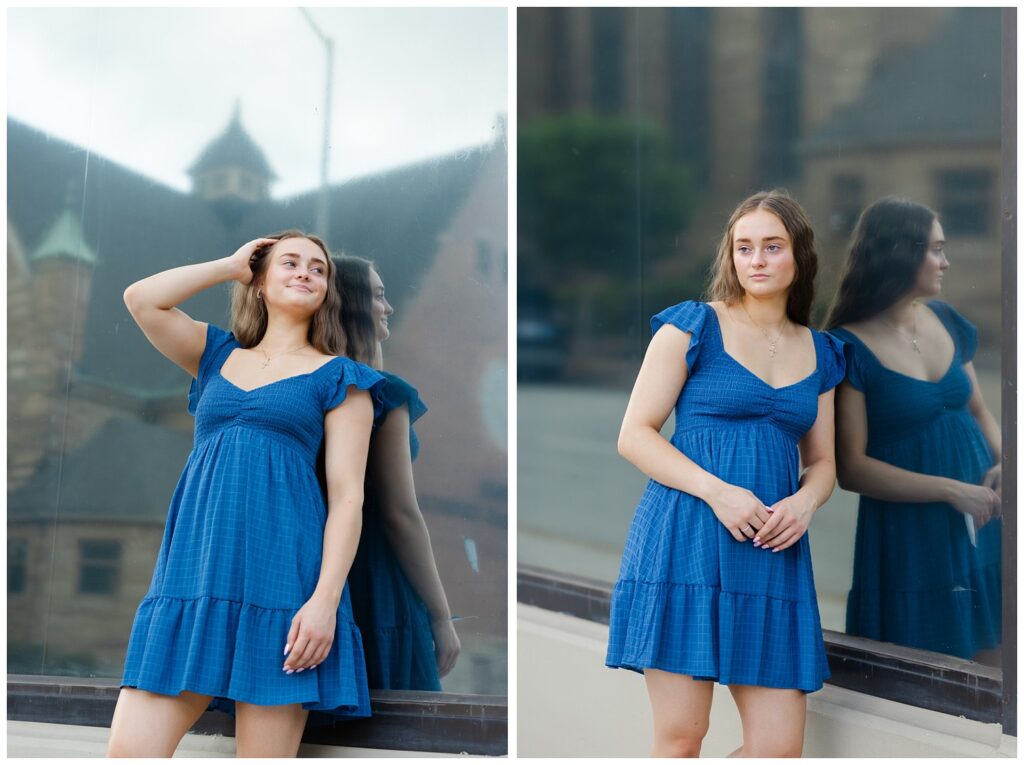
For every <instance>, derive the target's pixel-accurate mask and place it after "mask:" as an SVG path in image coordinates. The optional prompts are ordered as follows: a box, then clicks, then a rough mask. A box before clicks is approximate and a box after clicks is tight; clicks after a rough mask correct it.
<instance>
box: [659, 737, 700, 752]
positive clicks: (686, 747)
mask: <svg viewBox="0 0 1024 765" xmlns="http://www.w3.org/2000/svg"><path fill="white" fill-rule="evenodd" d="M703 743H704V737H703V736H669V737H664V738H661V739H659V740H658V741H656V742H655V746H654V753H653V754H654V756H655V757H700V749H701V745H702V744H703Z"/></svg>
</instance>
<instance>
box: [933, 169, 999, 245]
mask: <svg viewBox="0 0 1024 765" xmlns="http://www.w3.org/2000/svg"><path fill="white" fill-rule="evenodd" d="M936 185H937V187H938V188H937V189H936V191H937V193H936V197H937V198H938V200H939V215H940V216H941V218H942V228H943V231H944V232H945V234H946V236H947V237H950V236H987V235H988V234H989V232H990V230H991V223H992V201H993V198H994V197H993V191H994V189H995V177H994V173H993V172H992V171H991V170H988V169H986V168H970V169H958V170H940V171H939V172H938V174H937V178H936Z"/></svg>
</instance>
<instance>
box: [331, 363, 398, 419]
mask: <svg viewBox="0 0 1024 765" xmlns="http://www.w3.org/2000/svg"><path fill="white" fill-rule="evenodd" d="M329 363H330V364H332V365H333V367H334V368H333V369H332V370H331V372H330V374H327V375H324V378H323V379H324V383H323V388H322V393H323V409H324V412H329V411H330V410H331V409H334V408H335V407H338V406H341V404H342V403H343V402H344V401H345V398H346V397H347V396H348V391H349V388H352V387H355V388H358V389H359V390H366V391H369V392H370V398H371V399H373V419H374V422H376V421H377V418H378V417H380V415H381V412H383V410H384V385H385V380H384V376H383V375H381V373H380V372H378V371H376V370H374V369H371V368H370V367H368V366H366V365H365V364H360V363H359V362H358V361H353V360H352V359H349V358H345V357H344V356H339V357H338V358H337V360H336V361H333V362H329Z"/></svg>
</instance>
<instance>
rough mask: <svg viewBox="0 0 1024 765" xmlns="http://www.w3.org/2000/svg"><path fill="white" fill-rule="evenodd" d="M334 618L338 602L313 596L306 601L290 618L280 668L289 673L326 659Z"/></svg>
mask: <svg viewBox="0 0 1024 765" xmlns="http://www.w3.org/2000/svg"><path fill="white" fill-rule="evenodd" d="M337 620H338V604H337V603H334V602H332V601H331V600H330V599H329V598H321V597H318V596H316V595H314V596H313V597H311V598H310V599H309V600H307V601H306V603H305V604H304V605H303V606H302V608H300V609H299V610H298V612H297V613H296V614H295V616H294V617H293V618H292V626H291V629H289V630H288V638H287V640H288V642H287V644H286V645H285V647H284V652H285V654H286V655H287V658H286V659H285V661H284V666H283V667H282V669H283V670H284V671H285V672H287V673H288V674H289V675H290V674H292V673H293V672H301V671H302V670H304V669H312V668H313V667H316V666H317V665H318V664H320V662H322V661H323V660H324V659H326V658H327V654H329V653H330V652H331V646H332V645H333V644H334V631H335V627H336V624H337Z"/></svg>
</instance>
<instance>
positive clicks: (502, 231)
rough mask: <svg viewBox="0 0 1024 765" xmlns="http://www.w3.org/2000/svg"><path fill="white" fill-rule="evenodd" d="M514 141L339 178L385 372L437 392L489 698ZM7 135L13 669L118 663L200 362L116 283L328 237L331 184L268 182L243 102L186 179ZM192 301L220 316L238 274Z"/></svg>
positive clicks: (19, 132)
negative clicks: (189, 363) (301, 189)
mask: <svg viewBox="0 0 1024 765" xmlns="http://www.w3.org/2000/svg"><path fill="white" fill-rule="evenodd" d="M503 140H504V136H503V135H502V136H500V137H499V139H498V140H497V141H495V143H493V144H490V145H487V146H482V147H478V148H474V149H471V150H467V151H463V152H458V153H455V154H452V155H449V156H445V157H441V158H438V159H434V160H430V161H425V162H422V163H418V164H415V165H412V166H408V167H403V168H399V169H395V170H392V171H389V172H386V173H382V174H379V175H375V176H370V177H366V178H361V179H358V180H355V181H351V182H349V183H345V184H341V185H337V186H334V187H332V188H330V189H329V205H328V207H329V214H330V217H331V220H332V225H331V229H332V231H333V232H334V235H333V236H332V241H331V242H330V244H331V245H332V246H333V247H334V248H336V249H339V250H341V249H344V250H346V251H349V252H351V253H353V254H358V255H362V256H364V257H369V258H372V259H374V260H375V261H376V263H377V265H378V268H379V270H380V272H381V273H382V275H383V277H384V279H385V281H386V284H387V288H388V295H389V298H390V301H391V302H392V303H393V304H394V305H395V306H396V314H395V317H394V318H395V320H394V321H393V323H392V327H393V339H392V340H391V341H390V342H389V344H388V346H387V347H386V349H385V359H386V360H387V363H388V368H389V369H393V370H394V371H396V372H398V373H400V374H401V375H403V376H404V377H406V378H407V379H409V380H410V381H411V382H412V383H413V384H414V385H416V386H417V387H418V388H419V390H420V392H421V393H422V395H423V397H424V400H425V401H426V402H427V403H428V405H430V407H431V412H430V414H429V415H428V416H427V417H426V418H425V419H424V420H423V421H422V423H420V424H418V425H417V430H418V432H419V434H420V437H421V440H422V442H423V452H422V456H421V459H420V461H419V462H418V463H417V468H416V475H417V482H418V486H419V489H420V495H421V500H422V505H423V508H424V512H425V513H426V515H427V520H428V523H429V524H430V528H431V534H432V538H433V541H434V542H435V545H436V546H437V548H438V550H437V555H438V563H439V566H440V567H441V569H442V576H443V577H444V581H445V584H446V587H447V588H448V595H449V600H450V602H451V604H452V608H453V609H454V610H456V611H457V612H458V613H460V614H462V615H475V616H478V617H480V618H479V619H476V620H474V621H473V622H467V623H466V624H467V625H469V626H467V627H466V628H465V629H464V630H462V631H461V634H463V635H464V638H463V642H464V645H465V649H466V651H467V656H473V655H474V651H475V650H478V651H479V652H480V658H481V661H482V662H483V664H485V665H487V666H488V667H490V669H489V670H487V671H480V672H476V673H468V672H467V674H466V676H464V677H462V676H460V678H459V683H458V684H459V685H460V687H459V690H465V691H477V692H487V693H501V692H504V677H505V667H504V637H505V634H506V627H505V618H506V608H505V593H506V563H505V560H506V557H505V556H506V550H505V547H506V544H505V540H506V531H505V529H506V498H505V484H506V455H507V447H506V445H505V443H504V432H503V430H502V427H503V417H504V410H505V403H504V399H503V395H504V387H503V385H502V386H496V385H495V382H494V381H495V379H496V372H495V370H498V372H500V373H502V374H503V373H504V366H503V365H504V362H505V353H506V348H505V342H506V329H505V327H506V318H505V317H506V305H507V303H506V300H507V296H506V293H507V286H506V284H507V277H506V274H507V256H506V252H505V242H506V154H505V149H504V144H503ZM8 141H9V143H8V146H9V160H8V188H9V192H10V193H9V208H8V216H9V217H8V224H9V225H8V252H9V257H8V301H9V303H8V306H9V307H8V327H9V335H8V337H9V340H8V348H9V357H8V379H9V387H8V411H9V413H10V414H9V420H8V508H9V516H8V517H9V521H8V535H9V539H10V544H9V572H8V573H9V576H8V581H9V585H8V595H9V599H10V607H9V627H8V639H9V645H10V646H11V655H10V656H11V664H10V667H11V670H12V671H15V672H40V671H42V672H71V673H74V674H77V673H78V672H80V671H81V672H99V673H100V674H116V673H117V672H119V671H120V662H121V659H122V657H123V652H124V641H126V640H127V636H128V630H129V627H130V624H131V617H132V615H133V613H134V609H135V607H136V606H137V605H138V601H139V600H140V599H141V597H142V596H143V595H144V593H145V591H146V589H147V587H148V583H149V576H150V574H151V572H152V565H153V560H154V557H155V554H156V550H157V548H158V546H159V541H160V537H161V535H162V532H163V525H164V519H165V517H166V513H167V506H168V502H169V500H170V496H171V493H172V491H173V488H174V485H175V482H176V480H177V478H178V475H179V473H180V470H181V467H182V465H183V464H184V461H185V458H186V456H187V454H188V451H189V449H190V448H191V430H192V423H191V417H189V416H188V414H187V412H186V408H185V391H186V390H187V387H188V378H187V375H186V374H185V373H183V372H182V371H181V370H179V369H178V368H177V367H176V366H174V365H173V364H171V363H170V362H168V361H167V360H165V359H163V357H161V356H160V355H159V354H158V353H157V352H156V351H155V350H154V349H153V348H152V346H151V345H150V344H149V343H148V341H146V339H145V337H144V336H143V335H142V333H141V332H140V331H139V330H138V328H137V327H136V326H135V324H134V323H133V322H132V320H131V318H130V317H129V316H128V314H127V312H126V310H125V308H124V305H123V302H122V297H121V295H122V292H123V291H124V288H125V287H126V286H127V285H128V284H130V283H132V282H133V281H135V280H137V279H140V278H142V277H144V276H147V275H149V274H152V273H155V272H157V271H160V270H163V269H167V268H171V267H174V266H176V265H183V264H186V263H193V262H201V261H205V260H212V259H214V258H218V257H224V256H226V255H229V254H230V253H231V252H233V251H234V250H235V249H236V248H237V247H238V246H240V245H241V244H242V243H244V242H245V241H248V240H250V239H252V238H254V237H256V236H260V235H265V234H267V233H270V232H272V231H275V230H279V229H283V228H302V229H305V230H307V231H313V232H315V228H314V220H315V209H316V199H317V191H315V190H314V191H310V192H308V193H303V194H299V195H296V196H294V197H291V198H288V199H273V198H271V197H270V196H269V194H268V190H269V185H270V182H271V181H272V180H273V177H274V176H273V172H272V170H271V169H270V165H269V163H268V162H267V160H266V157H265V156H264V155H263V152H262V151H261V150H260V149H259V147H258V146H257V145H256V144H255V143H254V142H253V141H252V139H251V138H250V137H249V136H248V135H247V133H246V132H245V130H244V128H243V127H242V124H241V120H240V117H239V115H238V112H237V109H236V112H235V115H234V117H233V118H232V121H231V123H230V125H229V126H228V128H227V130H226V131H225V132H224V133H223V134H222V135H220V136H219V137H217V138H216V139H215V140H214V141H212V142H211V143H210V145H209V146H207V147H206V148H205V149H204V150H203V151H202V152H199V156H198V159H197V160H196V162H195V163H194V164H193V165H192V167H191V168H190V172H191V174H192V177H193V189H192V191H191V193H182V192H180V191H177V190H175V189H173V188H170V187H168V186H165V185H163V184H161V183H158V182H154V181H153V180H151V179H148V178H145V177H143V176H141V175H139V174H138V173H135V172H133V171H132V170H130V169H128V168H124V167H121V166H119V165H117V164H115V163H113V162H110V161H108V160H106V159H104V158H101V157H96V156H93V155H91V154H90V153H89V152H88V151H87V150H85V149H82V148H80V147H76V146H73V145H70V144H67V143H65V142H63V141H60V140H57V139H53V138H50V137H48V136H46V135H44V134H42V133H40V132H38V131H36V130H34V129H32V128H30V127H29V126H26V125H24V124H21V123H18V122H17V121H14V120H8ZM69 184H70V185H69ZM183 308H184V310H186V311H187V312H188V313H189V314H190V315H192V316H193V317H195V318H197V319H199V320H203V321H210V322H213V323H215V324H217V325H219V326H227V325H228V322H229V319H228V289H227V287H223V288H219V289H214V290H208V291H206V292H205V293H202V294H200V295H198V296H196V297H195V298H193V299H192V300H190V301H188V303H186V304H185V305H184V306H183ZM406 317H408V320H406ZM499 387H500V388H501V390H500V391H499V393H500V394H501V395H498V394H497V393H496V390H497V388H499ZM499 419H500V420H501V422H499V423H497V424H496V420H499ZM466 539H473V540H474V542H475V546H476V548H477V549H478V551H479V567H480V573H475V572H474V571H473V569H472V567H471V566H470V562H469V561H468V560H467V558H466V554H465V552H464V550H465V540H466ZM478 636H479V640H477V639H476V638H477V637H478ZM44 641H45V658H44V656H43V654H44ZM481 646H482V647H481ZM465 666H466V667H467V668H468V667H470V666H472V662H470V661H467V662H466V663H465ZM471 674H472V676H470V675H471Z"/></svg>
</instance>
